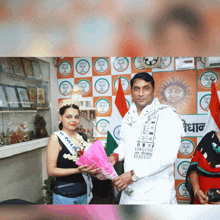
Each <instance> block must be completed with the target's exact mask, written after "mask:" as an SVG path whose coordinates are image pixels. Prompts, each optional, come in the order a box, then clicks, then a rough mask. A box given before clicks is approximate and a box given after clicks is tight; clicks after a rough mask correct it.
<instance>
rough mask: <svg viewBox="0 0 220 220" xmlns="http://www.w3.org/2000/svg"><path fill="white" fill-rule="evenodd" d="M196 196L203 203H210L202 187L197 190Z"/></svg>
mask: <svg viewBox="0 0 220 220" xmlns="http://www.w3.org/2000/svg"><path fill="white" fill-rule="evenodd" d="M194 196H195V197H196V198H198V200H199V202H200V203H201V204H208V196H207V195H205V194H204V193H203V191H202V190H201V189H198V190H196V191H195V194H194Z"/></svg>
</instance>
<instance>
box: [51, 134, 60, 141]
mask: <svg viewBox="0 0 220 220" xmlns="http://www.w3.org/2000/svg"><path fill="white" fill-rule="evenodd" d="M50 140H52V141H58V136H57V135H56V134H55V133H53V134H51V135H50Z"/></svg>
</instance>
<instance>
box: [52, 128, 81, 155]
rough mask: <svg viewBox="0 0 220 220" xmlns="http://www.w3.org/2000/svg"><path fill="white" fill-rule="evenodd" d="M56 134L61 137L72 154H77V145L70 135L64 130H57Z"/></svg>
mask: <svg viewBox="0 0 220 220" xmlns="http://www.w3.org/2000/svg"><path fill="white" fill-rule="evenodd" d="M55 134H56V135H57V136H58V137H59V138H60V140H61V141H62V142H63V144H64V145H65V146H66V148H67V149H68V150H69V152H70V153H71V154H72V155H75V153H76V152H77V146H76V145H75V144H74V143H73V142H72V140H71V139H70V137H69V136H68V135H67V134H66V133H65V132H63V131H56V132H55Z"/></svg>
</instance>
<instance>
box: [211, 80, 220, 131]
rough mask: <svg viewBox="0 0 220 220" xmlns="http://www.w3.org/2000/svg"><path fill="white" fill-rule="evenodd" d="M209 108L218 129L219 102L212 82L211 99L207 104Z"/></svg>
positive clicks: (219, 124)
mask: <svg viewBox="0 0 220 220" xmlns="http://www.w3.org/2000/svg"><path fill="white" fill-rule="evenodd" d="M209 110H210V112H211V115H212V118H213V119H214V121H215V123H216V125H217V126H218V128H219V129H220V121H219V115H220V103H219V98H218V94H217V90H216V87H215V83H214V82H213V83H212V93H211V100H210V104H209Z"/></svg>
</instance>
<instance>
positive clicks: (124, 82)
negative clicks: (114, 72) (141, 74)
mask: <svg viewBox="0 0 220 220" xmlns="http://www.w3.org/2000/svg"><path fill="white" fill-rule="evenodd" d="M118 80H119V77H118V78H116V79H115V81H114V90H115V91H117V90H118ZM129 84H130V82H129V80H128V79H127V78H126V77H123V76H122V77H121V85H122V88H123V91H124V93H125V92H127V91H128V90H129Z"/></svg>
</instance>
